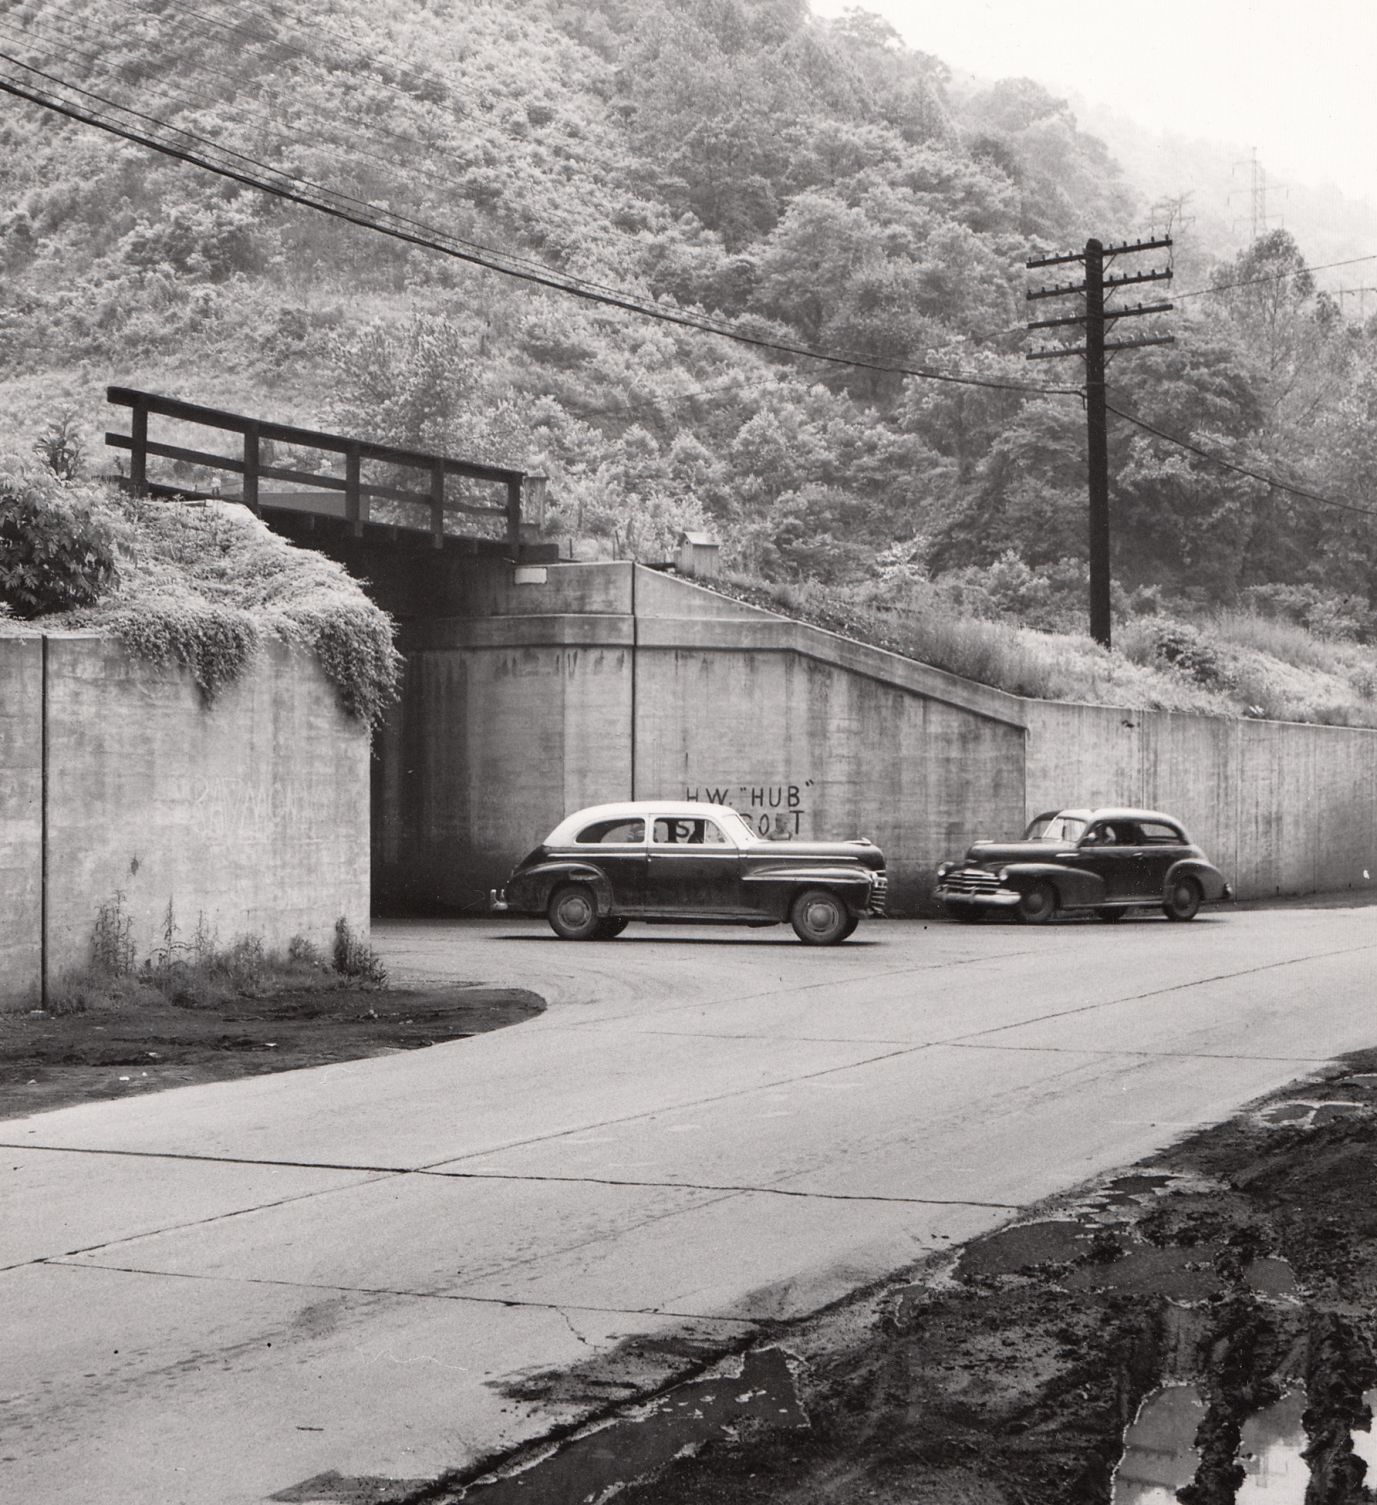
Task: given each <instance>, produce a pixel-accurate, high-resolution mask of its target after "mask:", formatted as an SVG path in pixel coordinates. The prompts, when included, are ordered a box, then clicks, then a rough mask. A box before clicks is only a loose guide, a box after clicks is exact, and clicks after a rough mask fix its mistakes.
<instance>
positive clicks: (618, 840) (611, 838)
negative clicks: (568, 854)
mask: <svg viewBox="0 0 1377 1505" xmlns="http://www.w3.org/2000/svg"><path fill="white" fill-rule="evenodd" d="M574 840H575V841H576V842H578V843H579V845H580V846H584V845H593V844H597V845H599V846H604V847H606V846H626V845H627V844H628V843H631V842H636V843H639V842H643V841H644V840H645V822H644V821H643V820H639V819H637V820H627V819H625V818H622V819H619V820H600V821H597V822H596V823H595V824H594V825H591V826H585V827H584V828H583V830H582V831H580V832H579V834H578V835H577V836H576V837H575V838H574Z"/></svg>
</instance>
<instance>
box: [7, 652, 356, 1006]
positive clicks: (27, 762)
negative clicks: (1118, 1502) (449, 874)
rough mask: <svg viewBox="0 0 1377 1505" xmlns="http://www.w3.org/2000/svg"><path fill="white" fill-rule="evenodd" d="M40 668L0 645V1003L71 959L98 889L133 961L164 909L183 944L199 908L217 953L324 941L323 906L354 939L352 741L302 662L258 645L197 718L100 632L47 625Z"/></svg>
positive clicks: (188, 695)
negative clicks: (254, 660)
mask: <svg viewBox="0 0 1377 1505" xmlns="http://www.w3.org/2000/svg"><path fill="white" fill-rule="evenodd" d="M44 659H45V644H44V641H40V640H37V639H0V751H3V752H4V753H5V754H6V755H7V756H6V758H5V768H6V775H7V776H6V779H5V780H4V781H3V786H0V814H3V815H4V817H5V818H4V821H3V824H2V825H0V902H3V907H4V913H5V918H6V921H7V924H6V926H5V927H4V929H3V933H0V967H3V971H0V1003H3V1004H6V1005H9V1006H14V1005H16V1004H22V1003H25V1002H30V1001H32V1000H33V999H34V998H36V997H37V996H38V994H39V990H40V983H41V973H42V971H43V969H44V967H45V966H46V970H47V975H48V978H49V979H50V981H55V980H56V979H57V978H58V977H59V976H60V974H61V973H62V972H63V971H64V970H66V969H68V968H74V967H80V966H82V965H84V964H85V963H86V961H87V960H88V958H89V954H90V944H91V935H92V929H93V926H94V924H95V921H96V918H97V914H98V911H99V910H100V908H101V906H102V905H107V904H110V903H112V902H113V901H114V899H115V896H116V894H119V895H120V896H121V897H120V900H119V903H120V907H121V909H122V911H123V913H124V914H125V915H126V916H127V917H128V918H129V919H130V921H131V922H132V925H133V931H132V935H133V941H134V946H135V951H136V955H137V957H138V958H139V959H140V960H142V959H143V958H144V957H146V956H148V955H149V954H150V953H152V952H153V951H154V950H155V949H156V948H157V947H158V946H160V945H161V944H162V941H163V931H164V926H165V921H166V917H167V913H168V906H169V904H170V905H171V906H172V917H173V921H174V924H175V926H176V931H177V934H176V939H177V940H178V941H179V942H182V943H186V942H189V941H190V940H191V938H192V935H193V934H194V933H195V930H196V927H197V924H198V921H199V920H201V919H202V918H203V919H204V923H205V925H206V926H207V927H208V929H209V930H210V931H212V932H214V934H215V935H216V937H217V939H218V942H219V943H220V944H221V945H228V944H229V943H230V942H231V941H233V940H234V939H235V938H236V937H238V936H241V935H256V936H259V937H261V938H262V940H263V942H264V944H265V945H266V946H268V947H269V948H280V947H284V946H285V945H286V944H287V942H288V941H289V940H290V939H291V938H292V937H293V936H295V935H301V936H304V937H305V938H306V939H308V940H311V941H313V942H315V943H316V944H317V945H319V946H321V947H322V948H324V949H325V950H327V951H328V949H329V945H330V941H331V939H332V933H333V927H334V922H335V920H336V918H337V917H339V916H341V915H343V916H344V917H345V918H346V919H347V920H348V921H349V923H350V925H351V926H352V927H353V929H354V931H355V933H356V934H358V935H360V936H366V935H367V930H368V917H369V894H368V883H369V875H368V860H369V859H368V809H369V789H368V777H369V775H368V736H367V733H366V731H365V730H364V729H363V728H362V727H361V726H360V725H359V724H358V723H357V722H355V721H353V720H351V719H350V718H349V717H348V716H346V715H345V714H344V712H342V711H341V710H340V709H339V707H338V705H337V703H336V700H335V695H334V690H333V687H332V686H331V685H330V684H329V683H328V682H327V681H326V680H325V678H324V676H323V675H322V674H321V673H320V672H319V670H318V669H317V667H316V666H315V664H314V663H312V662H311V661H310V660H309V659H306V658H304V657H301V656H298V655H293V654H292V653H290V652H289V651H288V650H287V649H286V648H285V647H280V646H279V647H276V648H274V649H272V650H270V651H267V652H265V653H264V654H263V655H262V656H261V658H260V661H259V663H258V664H257V665H256V667H255V668H254V670H253V672H252V673H251V674H250V675H248V676H247V677H246V678H245V679H244V680H243V681H242V682H240V683H239V684H237V685H233V686H231V687H229V688H228V689H227V690H225V691H224V692H223V694H222V696H221V698H220V699H219V701H218V702H217V703H216V705H215V706H214V707H213V708H211V709H209V710H207V709H205V708H204V707H203V706H202V705H201V702H200V697H199V694H198V692H197V690H196V687H195V685H194V684H193V683H192V681H191V680H190V678H189V677H188V676H187V675H186V674H185V673H183V672H182V671H181V670H180V669H175V668H171V667H168V668H161V669H160V668H156V667H153V666H150V665H148V664H146V663H143V662H141V661H139V660H136V659H131V658H130V657H129V655H127V654H126V653H125V652H124V651H123V649H122V648H121V647H120V646H119V645H118V643H116V642H113V641H112V640H109V639H105V638H101V637H93V636H75V635H65V636H51V637H49V638H47V639H46V676H45V664H44ZM45 677H46V694H45ZM45 726H46V737H45ZM45 741H46V758H45V746H44V745H45ZM10 754H13V762H11V759H10V756H9V755H10ZM45 761H46V773H47V777H46V789H45V783H44V778H43V770H44V764H45ZM12 770H13V774H11V771H12ZM45 824H46V838H47V839H46V845H45V844H44V842H43V840H42V832H43V829H44V826H45ZM45 893H46V903H45Z"/></svg>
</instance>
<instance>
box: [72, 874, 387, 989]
mask: <svg viewBox="0 0 1377 1505" xmlns="http://www.w3.org/2000/svg"><path fill="white" fill-rule="evenodd" d="M181 937H182V932H181V928H180V927H179V925H178V923H177V918H176V911H175V908H174V905H173V901H172V900H171V899H169V900H168V903H167V908H166V909H165V910H164V912H163V918H162V922H161V925H160V928H159V943H158V945H157V946H156V947H155V948H154V949H153V950H152V951H151V952H150V953H149V954H148V955H147V956H146V957H145V959H144V960H143V962H142V963H141V964H140V963H139V962H138V961H137V955H138V947H137V944H136V942H135V937H134V920H133V917H132V916H131V915H130V914H129V912H128V910H127V909H126V908H125V895H124V894H123V893H122V892H119V891H117V892H116V893H114V894H113V895H112V896H111V897H110V898H109V899H107V900H106V901H105V902H104V903H103V904H102V905H101V906H100V907H99V909H98V910H97V911H96V919H95V923H94V925H93V927H92V931H91V948H90V960H89V961H88V963H87V965H86V966H85V967H81V968H76V969H73V970H72V971H70V972H67V973H65V974H64V975H63V977H62V978H61V979H60V980H59V982H58V983H57V985H56V986H55V987H54V988H53V989H51V991H50V994H49V999H48V1005H47V1007H48V1012H49V1013H53V1014H76V1013H83V1012H85V1011H86V1010H87V1009H101V1008H119V1007H120V1005H121V1004H122V1003H131V1004H132V1003H137V1002H138V1001H139V1000H140V999H144V1000H147V999H152V998H161V999H163V1000H165V1001H166V1002H168V1003H172V1004H175V1005H176V1006H178V1007H179V1008H190V1009H194V1008H210V1007H215V1006H218V1005H221V1004H224V1003H227V1002H230V1001H232V1000H233V999H235V998H245V999H249V998H273V997H276V996H277V995H278V994H281V993H286V992H292V993H300V992H313V991H317V990H319V991H325V990H335V989H338V988H340V987H341V986H343V987H350V988H380V987H382V986H383V985H384V984H385V983H386V981H387V972H386V969H385V968H384V967H383V965H382V963H381V961H380V960H379V959H378V957H377V955H376V953H375V952H374V951H373V950H372V949H371V948H370V947H369V946H368V944H367V943H366V942H365V941H362V940H360V939H359V938H358V937H357V936H356V935H355V934H354V933H353V931H352V930H351V929H350V927H349V924H348V922H347V921H346V920H345V919H344V918H343V917H341V918H340V919H339V920H338V921H337V922H336V925H335V936H334V947H333V962H334V964H333V966H331V965H328V964H327V963H326V961H325V959H324V958H323V956H322V954H321V951H320V948H319V947H317V946H316V945H315V944H314V943H313V942H312V941H309V940H307V939H306V938H305V937H304V936H293V937H292V939H291V940H290V941H289V942H288V943H287V948H286V950H285V951H284V952H276V951H269V950H268V949H267V947H266V946H265V945H264V944H263V938H262V936H260V935H240V936H236V937H235V938H234V940H232V941H231V942H230V943H229V945H227V946H221V945H220V944H219V941H218V939H217V937H216V935H215V932H214V931H213V930H212V929H211V927H210V925H209V924H208V922H207V920H206V916H205V914H204V913H202V914H199V915H198V916H197V922H196V928H195V930H194V931H193V932H192V935H191V938H190V940H183V939H182V938H181Z"/></svg>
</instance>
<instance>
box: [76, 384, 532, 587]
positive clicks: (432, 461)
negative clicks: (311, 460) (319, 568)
mask: <svg viewBox="0 0 1377 1505" xmlns="http://www.w3.org/2000/svg"><path fill="white" fill-rule="evenodd" d="M105 395H106V399H107V400H108V401H109V402H112V403H114V404H116V405H117V406H120V407H127V408H131V409H132V410H133V412H132V415H131V420H130V432H129V433H128V434H111V433H107V434H106V436H105V442H106V444H108V445H110V446H111V447H112V448H114V449H125V450H128V451H129V484H130V486H131V487H132V488H133V489H134V490H135V491H138V492H143V491H146V490H148V489H149V486H150V483H149V480H148V459H149V456H150V455H156V456H158V457H159V458H162V459H168V460H182V461H184V462H186V463H187V464H190V465H202V466H205V467H207V468H208V469H212V470H223V471H229V472H230V473H231V474H234V475H238V476H242V477H243V500H244V503H245V505H246V506H248V507H251V508H252V509H253V510H254V511H255V512H258V511H259V510H260V507H259V490H258V483H259V482H260V481H261V480H265V479H266V480H274V481H290V482H292V483H293V484H295V485H298V486H308V487H314V488H317V489H319V490H321V491H329V492H341V491H342V492H343V493H344V516H345V519H346V520H347V521H348V522H349V524H350V525H351V527H352V529H353V532H354V533H355V534H356V535H361V534H362V532H363V525H364V523H366V522H367V521H368V520H369V503H370V500H371V499H372V498H373V497H378V498H381V499H384V500H387V501H397V502H413V503H420V504H421V505H423V506H428V507H429V508H430V527H429V530H428V531H429V533H430V535H431V537H432V539H433V540H434V543H435V547H436V548H437V549H438V548H443V546H444V541H445V516H446V514H447V513H452V512H458V513H463V514H465V515H467V516H470V517H484V518H500V519H501V520H502V521H503V523H504V524H505V528H506V539H507V544H508V546H509V548H510V550H511V557H512V558H513V559H515V558H516V557H517V555H518V552H519V549H520V542H521V494H522V484H523V482H524V481H526V480H527V479H528V477H527V476H526V474H525V472H523V471H520V470H508V469H505V468H503V467H501V466H497V465H480V464H477V463H476V462H473V461H470V460H453V459H450V458H449V457H448V456H446V455H430V454H424V453H422V452H420V451H418V450H410V449H398V448H397V447H395V446H394V445H390V444H369V443H366V442H364V441H363V440H359V439H349V438H347V437H345V436H344V435H342V434H324V433H317V432H316V431H315V430H314V429H302V428H293V427H292V426H291V425H290V424H285V423H271V422H269V421H268V420H266V419H261V418H247V417H245V416H244V415H243V414H242V413H226V412H222V411H221V410H220V409H218V408H206V407H201V406H200V405H199V404H197V403H193V402H179V401H178V400H177V399H175V398H172V397H160V396H158V394H157V393H154V392H140V391H137V390H135V389H134V388H132V387H107V388H106V391H105ZM152 414H156V415H158V416H160V417H165V418H173V419H176V420H177V421H178V422H181V423H197V424H201V425H202V426H204V427H206V428H212V429H220V430H222V431H224V432H227V433H232V434H239V435H240V436H242V453H241V455H240V457H239V458H237V459H236V458H234V457H232V456H229V455H216V454H208V453H205V452H203V451H201V450H195V449H184V448H182V447H181V446H179V445H175V444H160V443H157V442H155V441H154V440H152V439H150V438H149V437H148V419H149V416H150V415H152ZM265 439H266V440H271V441H273V442H274V443H278V444H290V445H297V446H299V447H301V448H304V449H317V450H324V451H325V452H326V453H329V454H337V455H342V456H343V457H344V475H343V477H340V476H335V475H321V474H317V473H315V472H312V471H304V470H293V469H291V468H290V467H288V466H285V465H274V464H270V463H264V461H263V459H262V456H261V445H262V443H263V441H264V440H265ZM365 460H375V461H378V462H381V463H382V464H385V465H395V466H400V467H403V468H411V469H415V470H418V471H420V472H421V474H422V475H423V476H424V477H425V485H426V489H425V490H424V491H421V490H409V489H406V488H403V487H398V486H378V485H374V484H373V483H371V482H369V481H365V480H363V479H362V476H361V468H362V464H363V461H365ZM451 476H454V477H461V478H466V479H469V480H478V481H489V482H493V483H496V484H498V485H503V486H505V487H506V493H507V494H506V502H505V505H503V506H483V505H481V504H478V503H473V502H460V501H457V500H451V499H450V498H448V497H447V496H446V495H445V483H446V481H447V480H448V479H449V477H451ZM529 479H530V480H531V481H533V482H537V481H541V480H543V478H541V477H535V476H532V477H529ZM169 489H171V488H169ZM294 510H305V511H308V512H310V511H316V510H318V512H319V515H322V516H330V517H337V516H339V511H338V503H336V505H335V506H334V507H328V506H322V507H321V508H319V509H313V508H310V507H307V508H304V509H302V508H300V506H299V505H298V506H297V507H296V508H295V509H294ZM401 526H405V525H401Z"/></svg>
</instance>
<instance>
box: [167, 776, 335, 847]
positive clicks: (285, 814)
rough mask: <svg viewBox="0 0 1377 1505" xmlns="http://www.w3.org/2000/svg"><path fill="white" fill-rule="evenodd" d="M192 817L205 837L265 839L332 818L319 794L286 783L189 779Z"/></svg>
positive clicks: (299, 829)
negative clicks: (329, 816)
mask: <svg viewBox="0 0 1377 1505" xmlns="http://www.w3.org/2000/svg"><path fill="white" fill-rule="evenodd" d="M187 802H188V804H189V806H190V809H191V819H192V821H193V822H194V823H195V826H196V829H197V831H198V832H199V833H200V834H201V835H203V836H213V837H220V838H224V837H239V838H245V839H248V840H266V839H268V838H270V837H273V836H280V835H281V834H282V833H283V832H284V831H309V830H312V829H313V828H314V827H315V824H316V823H317V822H319V821H320V820H322V819H323V818H326V817H328V815H329V811H328V808H326V806H327V801H326V800H324V799H322V798H321V797H320V795H319V793H318V792H317V791H313V790H311V789H308V788H304V787H303V786H302V785H300V784H296V783H288V782H287V781H286V780H284V779H273V780H271V781H262V780H257V779H247V778H226V777H217V778H203V779H191V780H190V781H189V783H188V785H187Z"/></svg>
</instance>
